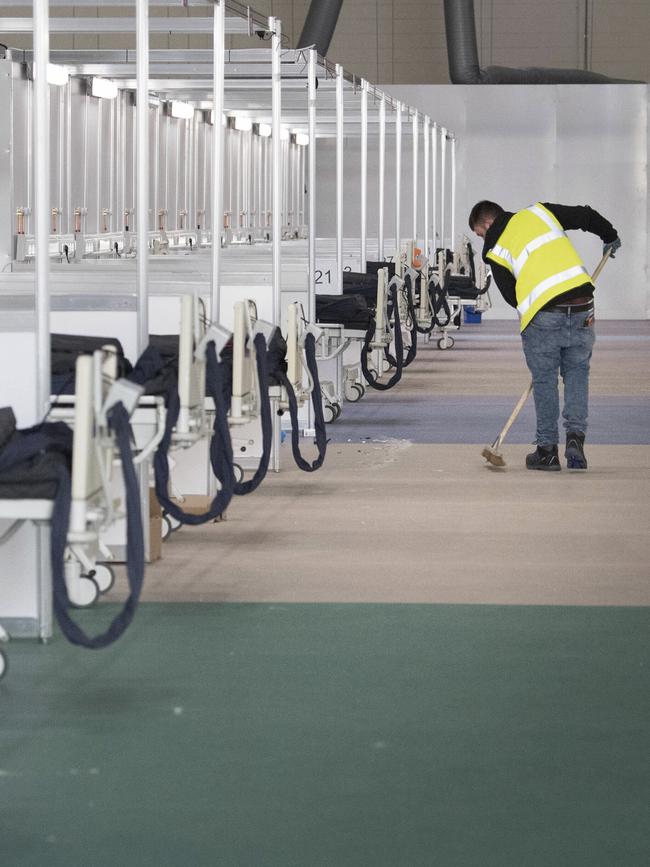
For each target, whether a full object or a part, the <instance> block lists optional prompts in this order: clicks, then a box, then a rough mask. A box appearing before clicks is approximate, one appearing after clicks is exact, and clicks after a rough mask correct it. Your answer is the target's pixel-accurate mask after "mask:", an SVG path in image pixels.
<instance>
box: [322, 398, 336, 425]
mask: <svg viewBox="0 0 650 867" xmlns="http://www.w3.org/2000/svg"><path fill="white" fill-rule="evenodd" d="M337 418H338V415H337V414H336V409H335V408H334V404H333V403H326V404H325V406H324V407H323V419H324V421H325V424H331V423H332V422H333V421H336V419H337Z"/></svg>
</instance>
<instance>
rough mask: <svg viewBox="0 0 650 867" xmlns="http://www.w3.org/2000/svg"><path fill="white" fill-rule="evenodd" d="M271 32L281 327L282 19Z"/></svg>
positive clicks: (277, 316)
mask: <svg viewBox="0 0 650 867" xmlns="http://www.w3.org/2000/svg"><path fill="white" fill-rule="evenodd" d="M269 30H270V31H271V33H272V34H273V35H272V38H271V80H272V83H271V110H272V123H271V126H272V134H271V146H272V164H273V165H272V186H273V193H272V196H271V209H272V211H273V243H272V246H273V254H272V256H273V322H274V323H275V324H276V325H281V316H282V301H281V285H280V281H281V277H282V271H281V260H280V239H281V233H282V222H281V221H282V186H281V184H282V147H281V146H282V141H281V140H280V119H281V117H282V55H281V52H282V24H281V22H280V20H279V18H269Z"/></svg>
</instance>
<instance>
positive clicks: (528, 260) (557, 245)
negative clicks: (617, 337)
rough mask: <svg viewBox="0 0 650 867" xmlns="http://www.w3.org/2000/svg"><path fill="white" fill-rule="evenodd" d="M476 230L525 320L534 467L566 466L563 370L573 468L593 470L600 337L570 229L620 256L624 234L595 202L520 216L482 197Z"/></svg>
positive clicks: (538, 208)
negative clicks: (591, 437) (593, 369)
mask: <svg viewBox="0 0 650 867" xmlns="http://www.w3.org/2000/svg"><path fill="white" fill-rule="evenodd" d="M469 227H470V229H471V230H472V231H473V232H475V233H476V234H477V235H478V236H479V237H480V238H483V239H484V246H483V259H484V261H485V262H487V264H488V265H490V267H491V269H492V274H493V277H494V281H495V283H496V284H497V286H498V288H499V291H500V292H501V294H502V295H503V297H504V299H505V300H506V302H507V303H508V304H510V306H511V307H515V308H516V309H517V312H518V313H519V317H520V320H521V322H520V324H521V338H522V343H523V349H524V355H525V357H526V363H527V365H528V368H529V370H530V372H531V375H532V380H533V395H534V399H535V411H536V414H537V432H536V445H537V448H536V450H535V451H534V452H532V453H531V454H529V455H527V456H526V466H527V467H528V469H529V470H551V471H557V470H560V469H561V467H560V459H559V457H558V442H559V432H558V419H559V414H560V401H559V391H558V372H559V373H560V374H561V376H562V379H563V381H564V409H563V412H562V415H563V418H564V428H565V431H566V448H565V452H564V454H565V457H566V460H567V467H568V468H569V469H575V470H586V469H587V459H586V457H585V452H584V443H585V434H586V433H587V416H588V402H589V362H590V360H591V353H592V350H593V345H594V341H595V337H596V334H595V318H594V297H593V293H594V287H593V284H592V282H591V279H590V277H589V273H588V271H587V269H586V268H585V266H584V264H583V262H582V260H581V259H580V256H579V255H578V252H577V250H576V249H575V247H574V246H573V244H572V243H571V241H570V240H569V238H568V237H567V235H566V230H571V229H582V230H583V231H585V232H591V233H592V234H594V235H598V237H599V238H600V239H601V240H602V242H603V244H604V248H603V255H609V256H610V257H612V258H613V257H614V253H615V252H616V250H618V249H619V247H620V246H621V241H620V239H619V237H618V232H617V231H616V229H615V228H614V227H613V226H612V224H611V223H609V222H608V221H607V220H606V219H605V218H604V217H602V216H601V215H600V214H599V213H598V212H597V211H594V210H593V209H592V208H590V207H588V206H575V207H574V206H567V205H553V204H549V203H546V202H545V203H541V202H537V203H536V204H534V205H532V206H531V207H530V208H524V209H523V210H521V211H517V213H514V214H513V213H511V212H509V211H504V209H503V208H502V207H501V206H500V205H497V204H496V203H495V202H489V201H482V202H478V203H477V204H476V205H474V207H473V208H472V211H471V213H470V215H469Z"/></svg>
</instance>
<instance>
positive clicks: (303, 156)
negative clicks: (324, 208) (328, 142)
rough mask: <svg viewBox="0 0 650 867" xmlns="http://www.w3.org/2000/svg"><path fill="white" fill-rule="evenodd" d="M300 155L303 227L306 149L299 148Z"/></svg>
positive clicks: (302, 219) (303, 223)
mask: <svg viewBox="0 0 650 867" xmlns="http://www.w3.org/2000/svg"><path fill="white" fill-rule="evenodd" d="M300 150H301V154H300V225H301V226H302V227H303V230H304V226H305V216H306V214H305V191H306V185H305V181H306V179H307V148H304V147H303V148H301V149H300Z"/></svg>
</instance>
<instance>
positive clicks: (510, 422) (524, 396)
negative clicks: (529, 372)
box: [495, 380, 533, 448]
mask: <svg viewBox="0 0 650 867" xmlns="http://www.w3.org/2000/svg"><path fill="white" fill-rule="evenodd" d="M532 390H533V383H532V380H531V381H530V382H529V383H528V385H527V387H526V391H525V392H524V393H523V394H522V396H521V397H520V398H519V400H518V401H517V406H516V407H515V408H514V409H513V411H512V413H511V414H510V418H509V419H508V421H507V422H506V423H505V425H504V428H503V430H502V431H501V433H500V434H499V436H498V437H497V441H496V443H495V446H496V447H497V448H498V447H499V446H500V445H501V443H502V441H503V440H504V439H505V435H506V434H507V433H508V431H509V430H510V428H511V427H512V425H513V423H514V421H515V419H516V418H517V416H518V415H519V413H520V412H521V410H522V409H523V407H524V404H525V403H526V401H527V400H528V395H529V394H530V393H531V391H532Z"/></svg>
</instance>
